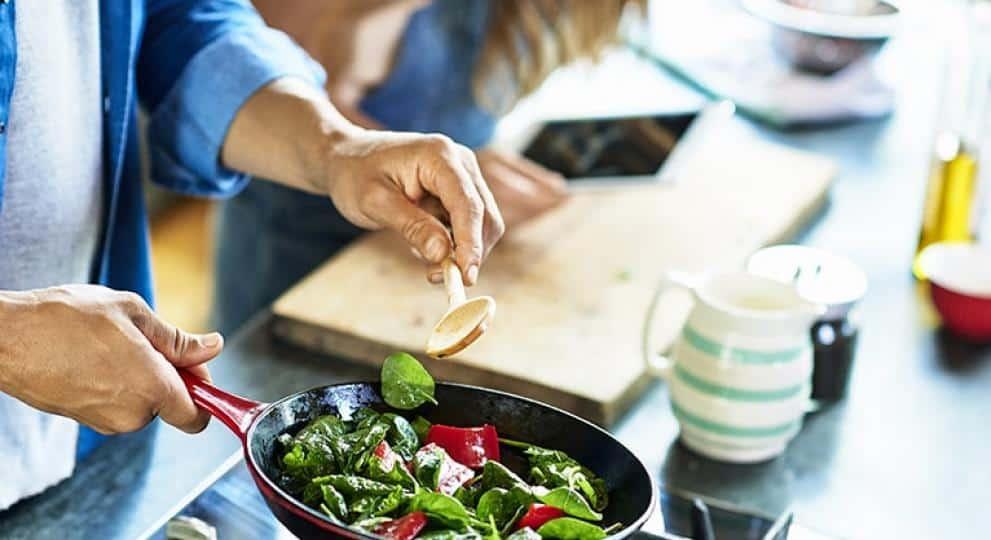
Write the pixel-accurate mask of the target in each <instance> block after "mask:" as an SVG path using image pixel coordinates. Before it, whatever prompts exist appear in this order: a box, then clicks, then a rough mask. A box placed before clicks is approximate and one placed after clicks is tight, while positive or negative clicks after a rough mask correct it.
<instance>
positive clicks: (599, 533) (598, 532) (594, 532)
mask: <svg viewBox="0 0 991 540" xmlns="http://www.w3.org/2000/svg"><path fill="white" fill-rule="evenodd" d="M537 534H539V535H540V536H541V537H543V538H556V539H557V540H602V539H603V538H605V537H606V532H605V531H604V530H602V528H601V527H599V526H597V525H593V524H591V523H588V522H585V521H582V520H580V519H575V518H572V517H563V518H557V519H552V520H550V521H548V522H547V523H544V524H543V525H541V526H540V528H539V529H537Z"/></svg>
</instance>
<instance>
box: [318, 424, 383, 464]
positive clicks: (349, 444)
mask: <svg viewBox="0 0 991 540" xmlns="http://www.w3.org/2000/svg"><path fill="white" fill-rule="evenodd" d="M388 431H389V426H388V425H386V424H383V423H375V424H373V425H372V426H371V427H369V428H367V429H362V430H358V431H355V432H353V433H348V434H347V435H343V436H341V437H337V438H336V439H331V450H332V451H333V453H334V457H335V459H336V460H337V464H338V465H339V466H340V469H341V472H344V473H356V472H358V471H360V470H362V469H363V468H364V466H365V463H367V461H368V458H369V457H370V455H371V453H372V452H373V451H374V450H375V447H376V446H378V445H379V443H380V442H382V440H383V439H385V435H386V433H388Z"/></svg>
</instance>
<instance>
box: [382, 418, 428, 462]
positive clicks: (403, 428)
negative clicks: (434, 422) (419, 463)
mask: <svg viewBox="0 0 991 540" xmlns="http://www.w3.org/2000/svg"><path fill="white" fill-rule="evenodd" d="M382 420H383V421H385V422H386V423H388V424H389V433H388V434H387V435H386V436H385V438H386V440H387V441H389V446H391V447H392V449H393V450H395V452H396V453H397V454H399V455H400V456H401V457H402V458H403V459H404V460H406V461H409V460H411V459H413V454H415V453H416V449H417V448H419V447H420V438H419V436H418V435H417V434H416V431H415V430H414V429H413V426H411V425H410V423H409V420H407V419H405V418H403V417H402V416H399V415H398V414H395V413H385V414H383V415H382Z"/></svg>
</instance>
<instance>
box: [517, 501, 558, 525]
mask: <svg viewBox="0 0 991 540" xmlns="http://www.w3.org/2000/svg"><path fill="white" fill-rule="evenodd" d="M559 517H564V511H563V510H561V509H559V508H554V507H553V506H547V505H546V504H540V503H533V504H531V505H530V508H529V509H528V510H527V511H526V513H525V514H523V517H521V518H520V520H519V521H517V522H516V529H517V530H519V529H523V528H526V527H530V528H531V529H533V530H537V529H539V528H540V526H541V525H543V524H544V523H547V522H548V521H550V520H552V519H557V518H559Z"/></svg>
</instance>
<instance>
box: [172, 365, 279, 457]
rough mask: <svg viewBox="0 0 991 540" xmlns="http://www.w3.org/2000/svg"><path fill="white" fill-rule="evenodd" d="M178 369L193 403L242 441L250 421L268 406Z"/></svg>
mask: <svg viewBox="0 0 991 540" xmlns="http://www.w3.org/2000/svg"><path fill="white" fill-rule="evenodd" d="M178 371H179V376H180V377H182V381H183V382H184V383H186V389H187V390H189V395H191V396H192V397H193V403H195V404H196V405H198V406H199V407H200V408H202V409H204V410H206V411H207V412H209V413H210V414H212V415H213V416H214V417H216V418H217V419H218V420H220V421H221V422H223V423H224V425H225V426H227V427H228V428H230V430H231V431H233V432H234V433H235V434H236V435H237V436H238V437H239V438H240V439H241V441H242V442H243V441H244V440H245V437H246V436H247V434H248V428H249V427H250V426H251V422H253V421H254V419H255V417H257V416H258V414H259V413H261V412H262V411H263V410H264V409H265V407H267V406H268V404H267V403H262V402H260V401H254V400H252V399H248V398H243V397H241V396H238V395H235V394H231V393H229V392H224V391H223V390H221V389H219V388H217V387H216V386H214V385H212V384H210V383H208V382H206V381H204V380H203V379H200V378H199V377H197V376H196V375H193V374H192V373H190V372H188V371H186V370H185V369H180V370H178Z"/></svg>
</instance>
